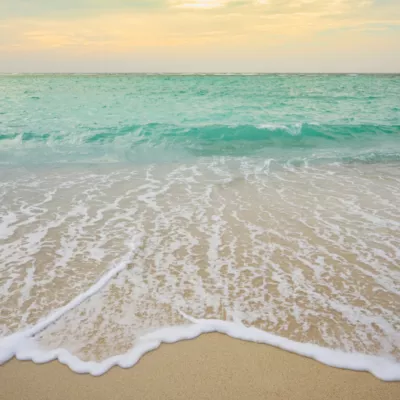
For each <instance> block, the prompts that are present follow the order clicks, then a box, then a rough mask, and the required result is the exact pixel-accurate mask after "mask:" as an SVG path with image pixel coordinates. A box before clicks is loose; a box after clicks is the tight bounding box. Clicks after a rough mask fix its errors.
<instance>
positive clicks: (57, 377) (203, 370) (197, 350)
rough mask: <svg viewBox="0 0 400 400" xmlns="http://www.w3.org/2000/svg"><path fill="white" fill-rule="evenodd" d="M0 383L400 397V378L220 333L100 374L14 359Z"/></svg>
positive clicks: (188, 394)
mask: <svg viewBox="0 0 400 400" xmlns="http://www.w3.org/2000/svg"><path fill="white" fill-rule="evenodd" d="M0 387H1V390H0V398H1V399H4V400H10V399H20V400H23V399H27V400H33V399H35V400H38V399H52V400H58V399H60V400H61V399H66V400H70V399H71V400H72V399H74V400H75V399H97V400H102V399H107V400H108V399H113V400H116V399H140V400H147V399H149V400H150V399H171V400H172V399H173V400H179V399H185V400H188V399H195V400H200V399H221V400H225V399H227V400H228V399H229V400H232V399H268V400H275V399H285V400H290V399H300V400H303V399H304V400H312V399H315V400H323V399H349V400H350V399H363V400H367V399H371V400H375V399H376V400H377V399H385V400H392V399H393V400H394V399H396V400H397V399H399V398H400V382H383V381H380V380H378V379H377V378H375V377H374V376H372V375H371V374H369V373H366V372H354V371H348V370H341V369H336V368H331V367H327V366H325V365H323V364H320V363H319V362H317V361H314V360H311V359H308V358H304V357H301V356H298V355H296V354H291V353H288V352H286V351H283V350H279V349H276V348H274V347H270V346H267V345H261V344H256V343H250V342H244V341H240V340H237V339H232V338H230V337H227V336H224V335H221V334H216V333H215V334H206V335H202V336H201V337H199V338H197V339H195V340H190V341H184V342H179V343H175V344H164V345H162V346H161V347H160V348H159V349H157V350H155V351H153V352H151V353H148V354H147V355H145V356H144V357H143V358H142V359H141V360H140V361H139V363H138V364H137V365H135V366H134V367H133V368H130V369H122V368H117V367H114V368H112V369H111V370H110V371H109V372H107V373H106V374H104V375H102V376H101V377H92V376H88V375H79V374H76V373H73V372H72V371H71V370H69V369H68V367H66V366H64V365H61V364H60V363H58V362H52V363H48V364H43V365H36V364H34V363H32V362H23V361H17V360H12V361H10V362H8V363H7V364H5V365H3V366H1V367H0Z"/></svg>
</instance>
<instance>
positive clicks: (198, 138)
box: [0, 75, 400, 399]
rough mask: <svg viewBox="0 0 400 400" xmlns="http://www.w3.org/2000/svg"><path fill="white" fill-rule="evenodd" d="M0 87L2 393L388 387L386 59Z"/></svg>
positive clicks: (391, 233)
mask: <svg viewBox="0 0 400 400" xmlns="http://www.w3.org/2000/svg"><path fill="white" fill-rule="evenodd" d="M1 90H3V91H4V92H5V93H7V97H4V98H0V109H2V110H4V111H3V113H2V114H1V115H0V122H1V133H0V364H3V365H2V366H1V374H0V375H1V376H0V379H1V382H0V383H1V386H2V388H5V389H4V390H2V391H1V393H0V396H3V397H4V396H5V397H6V398H7V399H9V398H26V399H30V398H37V399H41V398H46V397H47V398H57V396H59V397H58V398H71V399H72V398H85V397H86V398H93V397H96V398H99V399H101V398H115V396H119V397H120V398H132V397H137V398H140V399H142V398H149V399H151V398H171V399H176V398H178V399H179V398H194V399H197V398H221V399H225V398H226V399H228V398H230V399H231V398H256V399H257V398H282V399H288V398H301V399H302V398H304V399H310V398H315V399H323V398H326V399H328V398H338V399H340V398H343V399H344V398H348V399H350V398H352V399H354V398H357V397H359V398H361V399H368V398H371V399H378V398H385V399H392V398H393V399H394V398H399V384H398V383H387V382H385V381H397V382H398V381H400V336H399V326H400V315H399V309H400V290H399V282H400V271H399V264H400V252H399V249H400V213H399V210H400V168H399V165H400V140H399V138H400V136H399V133H400V110H399V109H398V106H397V105H398V98H399V94H400V77H399V76H397V75H396V76H392V75H387V76H386V75H382V76H374V75H365V76H347V75H337V76H336V75H332V76H325V75H307V76H303V75H290V76H280V75H260V76H195V75H193V76H138V75H93V76H92V75H91V76H84V75H71V76H69V75H46V76H36V75H34V76H23V75H18V76H0V91H1ZM211 332H212V333H211ZM216 332H218V334H217V333H216ZM201 334H204V336H200V337H199V338H197V337H198V336H199V335H201ZM222 334H225V335H229V336H230V337H228V336H222ZM195 338H196V339H195ZM234 338H235V339H234ZM188 339H193V340H188ZM162 343H175V344H162ZM271 346H276V347H271ZM278 348H280V349H283V350H279V349H278ZM149 351H151V352H150V353H149ZM14 356H15V357H16V358H18V359H19V360H27V361H24V362H22V361H15V360H13V359H12V358H13V357H14ZM304 356H307V357H310V358H311V359H310V358H304ZM10 359H11V360H10ZM56 359H58V360H61V362H63V363H64V364H65V366H61V365H60V364H59V363H58V362H54V361H52V360H56ZM312 359H318V360H319V362H316V361H313V360H312ZM50 361H51V362H50ZM45 362H49V363H48V364H44V365H35V364H34V363H36V364H42V363H45ZM118 366H122V367H124V368H126V369H121V368H120V367H118ZM331 366H339V367H341V368H346V369H347V370H341V369H337V368H336V369H335V368H332V367H331ZM130 367H131V368H130ZM350 370H352V371H350ZM357 371H370V372H368V373H367V372H357ZM81 373H87V375H84V376H82V375H80V374H81ZM90 375H93V376H90ZM94 376H96V378H95V377H94ZM378 378H379V379H380V380H379V379H378ZM396 395H397V396H396ZM30 396H31V397H30ZM124 396H125V397H124ZM274 396H275V397H274Z"/></svg>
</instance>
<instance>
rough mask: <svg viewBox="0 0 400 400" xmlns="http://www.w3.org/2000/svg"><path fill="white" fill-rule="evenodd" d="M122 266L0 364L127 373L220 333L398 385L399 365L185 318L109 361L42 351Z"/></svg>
mask: <svg viewBox="0 0 400 400" xmlns="http://www.w3.org/2000/svg"><path fill="white" fill-rule="evenodd" d="M123 267H124V264H120V265H119V266H117V267H115V268H114V269H113V270H111V271H110V272H109V273H108V274H106V275H105V276H103V277H102V278H101V279H100V280H99V281H98V282H97V283H96V284H95V285H94V286H93V287H92V288H91V289H90V290H88V291H87V292H86V293H84V294H82V295H81V296H79V297H78V298H76V299H75V300H74V301H73V302H71V303H69V304H68V305H67V306H66V307H65V308H63V309H60V310H58V311H57V312H56V313H54V314H52V315H50V316H49V317H48V318H46V319H45V320H43V321H42V322H40V323H39V324H37V325H36V326H34V327H32V328H31V329H29V330H28V331H26V332H23V333H19V334H17V335H13V336H11V337H9V338H4V339H2V340H1V342H0V363H4V362H6V361H8V360H9V359H10V358H11V357H13V356H15V357H16V358H17V359H19V360H32V361H33V362H35V363H45V362H49V361H52V360H56V359H58V360H59V361H60V362H61V363H63V364H66V365H68V366H69V367H70V368H71V369H72V370H73V371H75V372H77V373H89V374H91V375H94V376H98V375H102V374H104V373H105V372H107V371H108V370H109V369H110V368H111V367H113V366H120V367H122V368H129V367H132V366H133V365H135V364H136V363H137V362H138V361H139V359H140V358H141V357H142V356H143V355H144V354H146V353H147V352H149V351H152V350H155V349H156V348H158V347H159V346H160V345H161V344H162V343H175V342H178V341H180V340H188V339H194V338H196V337H198V336H199V335H201V334H203V333H211V332H219V333H223V334H226V335H228V336H231V337H233V338H237V339H241V340H246V341H250V342H256V343H263V344H267V345H271V346H274V347H278V348H280V349H283V350H287V351H290V352H292V353H296V354H299V355H302V356H305V357H308V358H312V359H315V360H316V361H319V362H321V363H323V364H326V365H329V366H332V367H336V368H343V369H350V370H355V371H367V372H370V373H371V374H373V375H375V376H376V377H377V378H379V379H381V380H384V381H397V380H400V363H396V362H395V361H393V360H388V359H384V358H381V357H376V356H368V355H365V354H360V353H345V352H342V351H338V350H332V349H328V348H324V347H320V346H317V345H315V344H310V343H299V342H295V341H293V340H289V339H286V338H283V337H280V336H277V335H273V334H271V333H268V332H264V331H261V330H260V329H257V328H253V327H246V326H244V325H243V324H240V323H234V322H228V321H221V320H207V319H199V320H198V319H194V318H191V317H189V316H186V315H185V314H183V315H184V316H185V318H187V319H188V320H189V321H190V322H191V324H190V325H183V326H174V327H166V328H162V329H159V330H157V331H155V332H152V333H149V334H147V335H145V336H143V337H141V338H140V339H139V340H138V341H137V343H136V344H135V346H134V347H133V348H132V349H131V350H129V351H128V352H127V353H125V354H120V355H117V356H113V357H110V358H108V359H106V360H103V361H101V362H93V361H82V360H80V359H79V358H78V357H76V356H74V355H72V354H71V353H70V352H68V351H67V350H65V349H62V348H58V349H55V350H51V351H47V352H46V351H42V350H40V349H39V348H38V347H37V345H36V344H35V343H34V342H33V341H32V339H31V337H32V335H34V334H35V333H38V332H40V330H42V329H43V328H45V327H46V326H47V325H48V324H50V323H52V322H54V321H55V320H56V319H57V318H59V317H60V316H61V315H62V314H63V313H65V312H67V311H68V310H69V309H71V308H73V307H74V306H75V305H76V304H79V303H80V302H82V301H84V300H85V299H86V298H88V297H89V296H90V295H91V294H93V293H95V292H96V291H98V290H100V289H101V287H102V286H104V285H105V284H106V283H107V282H108V281H109V279H111V277H112V276H114V275H115V274H117V273H118V272H119V271H120V270H122V268H123Z"/></svg>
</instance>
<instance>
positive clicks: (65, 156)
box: [0, 75, 400, 164]
mask: <svg viewBox="0 0 400 400" xmlns="http://www.w3.org/2000/svg"><path fill="white" fill-rule="evenodd" d="M0 93H2V95H1V96H0V160H1V162H2V163H11V164H15V163H17V164H18V163H43V162H46V163H58V162H69V163H73V162H79V163H82V162H90V163H97V162H101V163H103V162H127V161H128V162H138V163H143V162H144V163H149V162H150V163H153V162H166V161H179V160H182V159H188V158H192V157H209V156H219V155H223V156H250V157H266V158H272V159H275V160H277V161H283V162H287V161H288V160H303V161H304V160H306V162H315V161H320V162H321V161H322V162H327V161H328V162H332V161H333V162H335V161H342V162H352V161H356V162H357V161H367V162H380V161H385V160H391V161H393V160H395V161H398V160H400V76H399V75H359V76H350V75H257V76H138V75H81V76H79V75H53V76H51V75H25V76H23V75H14V76H10V75H8V76H7V75H6V76H1V77H0Z"/></svg>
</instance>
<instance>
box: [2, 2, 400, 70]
mask: <svg viewBox="0 0 400 400" xmlns="http://www.w3.org/2000/svg"><path fill="white" fill-rule="evenodd" d="M0 72H191V73H193V72H400V0H0Z"/></svg>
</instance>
